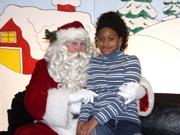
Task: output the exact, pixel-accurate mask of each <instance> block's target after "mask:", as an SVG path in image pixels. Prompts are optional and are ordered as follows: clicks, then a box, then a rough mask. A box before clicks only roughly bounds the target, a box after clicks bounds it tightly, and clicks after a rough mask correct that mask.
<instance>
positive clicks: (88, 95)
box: [68, 89, 98, 104]
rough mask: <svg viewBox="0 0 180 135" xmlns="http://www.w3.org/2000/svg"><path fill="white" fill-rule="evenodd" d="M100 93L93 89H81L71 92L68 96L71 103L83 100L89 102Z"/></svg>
mask: <svg viewBox="0 0 180 135" xmlns="http://www.w3.org/2000/svg"><path fill="white" fill-rule="evenodd" d="M97 96H98V95H97V94H96V93H94V92H93V91H91V90H86V89H81V90H78V91H76V92H74V93H71V94H70V95H69V97H68V102H69V103H76V102H83V103H85V104H87V103H88V102H91V103H93V102H94V97H97Z"/></svg>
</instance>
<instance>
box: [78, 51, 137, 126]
mask: <svg viewBox="0 0 180 135" xmlns="http://www.w3.org/2000/svg"><path fill="white" fill-rule="evenodd" d="M140 76H141V67H140V62H139V59H138V58H137V57H136V56H130V55H125V54H124V53H123V52H122V51H120V49H119V48H118V49H117V50H116V51H115V52H114V53H113V54H111V55H108V56H100V57H95V58H92V59H91V61H90V65H89V69H88V81H87V89H88V90H92V91H94V92H96V93H97V94H98V95H99V96H98V97H97V98H95V100H94V103H88V104H82V107H81V113H80V117H79V121H88V118H89V117H90V116H93V117H94V118H95V119H96V120H97V121H98V122H99V123H100V124H105V123H106V122H108V120H110V119H114V120H128V121H132V122H136V123H138V124H140V120H139V116H138V114H137V112H138V111H137V104H136V101H133V102H131V103H130V104H128V105H125V104H124V102H125V99H124V98H123V97H122V96H119V95H117V94H116V93H117V92H118V91H119V86H120V85H122V84H123V83H127V82H139V81H140Z"/></svg>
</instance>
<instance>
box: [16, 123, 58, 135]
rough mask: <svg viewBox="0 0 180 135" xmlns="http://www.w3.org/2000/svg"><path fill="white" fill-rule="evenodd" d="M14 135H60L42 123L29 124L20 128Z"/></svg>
mask: <svg viewBox="0 0 180 135" xmlns="http://www.w3.org/2000/svg"><path fill="white" fill-rule="evenodd" d="M14 135H58V134H57V133H56V132H55V131H53V130H52V129H51V128H50V127H48V126H47V125H46V124H44V123H42V122H37V123H32V124H27V125H25V126H22V127H19V128H18V129H17V130H16V131H15V133H14Z"/></svg>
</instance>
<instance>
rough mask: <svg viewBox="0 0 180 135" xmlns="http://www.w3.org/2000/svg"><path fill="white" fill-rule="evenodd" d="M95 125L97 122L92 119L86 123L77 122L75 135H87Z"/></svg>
mask: <svg viewBox="0 0 180 135" xmlns="http://www.w3.org/2000/svg"><path fill="white" fill-rule="evenodd" d="M97 124H98V122H97V120H96V119H94V118H92V119H91V120H90V121H88V122H79V123H78V127H77V132H76V135H89V134H90V133H91V131H92V130H93V129H94V128H95V127H96V125H97Z"/></svg>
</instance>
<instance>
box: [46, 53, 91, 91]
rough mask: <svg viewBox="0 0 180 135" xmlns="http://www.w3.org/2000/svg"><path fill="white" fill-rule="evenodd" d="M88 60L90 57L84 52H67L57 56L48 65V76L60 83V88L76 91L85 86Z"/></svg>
mask: <svg viewBox="0 0 180 135" xmlns="http://www.w3.org/2000/svg"><path fill="white" fill-rule="evenodd" d="M90 58H91V55H89V54H88V53H85V52H83V53H82V52H76V53H70V52H67V54H66V55H64V56H61V55H60V54H58V55H56V57H54V59H52V61H51V63H49V65H48V71H49V74H50V76H51V77H52V78H53V79H54V80H55V81H56V82H59V83H60V87H62V88H71V89H73V90H74V91H76V90H78V89H79V88H82V87H83V86H85V84H86V80H87V73H86V72H87V67H88V63H89V60H90Z"/></svg>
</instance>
